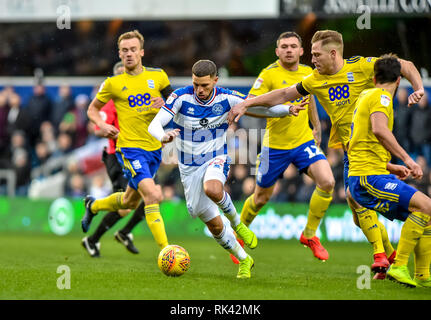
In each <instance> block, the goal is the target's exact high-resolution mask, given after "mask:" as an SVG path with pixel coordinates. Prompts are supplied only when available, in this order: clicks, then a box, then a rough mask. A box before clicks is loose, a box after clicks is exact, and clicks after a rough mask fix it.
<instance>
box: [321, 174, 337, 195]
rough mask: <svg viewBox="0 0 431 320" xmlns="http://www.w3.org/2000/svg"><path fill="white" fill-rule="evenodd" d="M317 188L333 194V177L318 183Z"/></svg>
mask: <svg viewBox="0 0 431 320" xmlns="http://www.w3.org/2000/svg"><path fill="white" fill-rule="evenodd" d="M317 186H318V187H319V189H321V190H323V191H325V192H328V193H330V192H333V191H334V188H335V179H334V177H331V178H328V179H325V180H324V181H322V182H319V183H318V184H317Z"/></svg>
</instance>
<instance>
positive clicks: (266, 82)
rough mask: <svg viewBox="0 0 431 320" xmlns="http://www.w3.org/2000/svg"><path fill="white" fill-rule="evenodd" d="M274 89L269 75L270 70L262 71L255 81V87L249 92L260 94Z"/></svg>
mask: <svg viewBox="0 0 431 320" xmlns="http://www.w3.org/2000/svg"><path fill="white" fill-rule="evenodd" d="M271 90H272V84H271V79H270V78H269V77H268V72H265V70H264V71H262V72H261V73H260V74H259V76H258V77H257V79H256V80H255V81H254V84H253V87H252V88H251V89H250V91H249V94H252V95H254V96H260V95H262V94H264V93H267V92H269V91H271Z"/></svg>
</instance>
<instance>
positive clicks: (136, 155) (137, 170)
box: [115, 148, 162, 190]
mask: <svg viewBox="0 0 431 320" xmlns="http://www.w3.org/2000/svg"><path fill="white" fill-rule="evenodd" d="M115 155H116V156H117V159H118V162H120V164H121V166H122V167H123V173H124V176H125V177H126V178H127V180H128V181H129V186H130V187H132V188H133V189H134V190H138V185H139V182H141V181H142V180H143V179H146V178H151V179H153V178H154V176H155V174H156V172H157V170H158V169H159V166H160V163H161V162H162V149H161V148H160V149H158V150H155V151H146V150H144V149H141V148H117V152H116V153H115Z"/></svg>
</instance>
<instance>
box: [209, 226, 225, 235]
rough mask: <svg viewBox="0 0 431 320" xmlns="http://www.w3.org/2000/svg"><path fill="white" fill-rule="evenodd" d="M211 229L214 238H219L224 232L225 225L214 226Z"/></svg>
mask: <svg viewBox="0 0 431 320" xmlns="http://www.w3.org/2000/svg"><path fill="white" fill-rule="evenodd" d="M209 229H210V231H211V233H212V234H213V235H214V236H218V235H220V234H221V233H222V232H223V224H221V225H218V224H217V225H213V226H211V228H209Z"/></svg>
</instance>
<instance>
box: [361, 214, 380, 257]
mask: <svg viewBox="0 0 431 320" xmlns="http://www.w3.org/2000/svg"><path fill="white" fill-rule="evenodd" d="M356 213H357V216H358V219H359V226H360V227H361V230H362V232H363V233H364V235H365V237H366V238H367V240H368V242H369V243H371V245H372V246H373V254H377V253H383V252H385V248H384V247H383V239H382V233H381V230H380V228H379V225H378V223H379V220H378V219H377V214H376V212H375V211H373V210H369V209H367V208H362V209H358V210H356Z"/></svg>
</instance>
